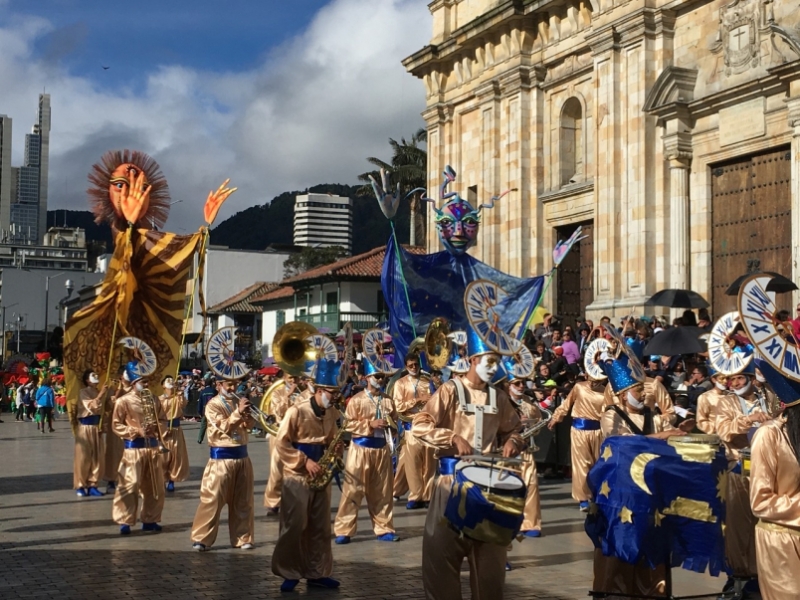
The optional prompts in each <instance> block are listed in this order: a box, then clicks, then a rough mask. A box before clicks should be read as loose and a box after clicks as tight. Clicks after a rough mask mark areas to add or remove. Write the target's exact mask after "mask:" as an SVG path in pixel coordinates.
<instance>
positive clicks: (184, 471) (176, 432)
mask: <svg viewBox="0 0 800 600" xmlns="http://www.w3.org/2000/svg"><path fill="white" fill-rule="evenodd" d="M161 387H163V388H164V393H163V394H162V395H161V409H162V410H163V411H164V415H165V416H166V420H165V421H163V422H162V425H161V431H162V432H163V434H164V447H165V448H166V449H167V450H168V451H169V452H168V453H166V454H164V480H165V481H166V482H167V491H168V492H174V491H175V482H176V481H186V480H187V479H188V478H189V452H188V451H187V450H186V439H185V438H184V437H183V430H182V429H181V419H182V418H183V410H184V409H185V408H186V405H187V404H188V403H189V400H188V399H187V398H186V397H185V396H184V395H183V394H182V393H176V391H175V379H174V378H173V377H171V376H169V375H167V376H166V377H164V379H162V380H161Z"/></svg>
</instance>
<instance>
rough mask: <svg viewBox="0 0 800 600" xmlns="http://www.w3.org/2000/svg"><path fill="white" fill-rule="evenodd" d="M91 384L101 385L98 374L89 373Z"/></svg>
mask: <svg viewBox="0 0 800 600" xmlns="http://www.w3.org/2000/svg"><path fill="white" fill-rule="evenodd" d="M89 383H91V384H92V385H97V384H98V383H100V377H98V376H97V373H89Z"/></svg>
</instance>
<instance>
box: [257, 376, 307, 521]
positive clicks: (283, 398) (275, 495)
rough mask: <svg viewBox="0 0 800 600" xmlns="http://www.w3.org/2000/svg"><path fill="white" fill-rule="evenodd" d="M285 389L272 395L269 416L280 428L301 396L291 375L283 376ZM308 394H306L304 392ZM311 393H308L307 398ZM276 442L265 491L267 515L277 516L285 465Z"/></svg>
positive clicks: (295, 378)
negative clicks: (290, 408)
mask: <svg viewBox="0 0 800 600" xmlns="http://www.w3.org/2000/svg"><path fill="white" fill-rule="evenodd" d="M283 383H284V385H283V387H281V388H278V389H276V390H275V391H274V392H273V393H272V402H270V405H269V414H270V415H272V416H273V417H275V423H276V424H277V425H278V426H280V424H281V421H283V417H284V415H286V411H287V410H288V409H289V407H290V406H291V405H292V404H293V403H294V402H295V400H296V399H297V398H298V396H300V394H301V392H300V388H299V386H298V383H299V382H298V377H297V376H296V375H292V374H290V373H286V372H284V374H283ZM303 394H306V392H303ZM310 395H311V393H310V392H307V395H306V397H307V396H310ZM274 446H275V440H274V439H272V438H271V439H270V441H269V480H268V481H267V487H266V489H265V490H264V506H265V507H266V509H267V514H272V515H276V514H278V511H279V510H280V505H281V488H282V486H283V465H282V464H281V461H280V455H279V454H278V453H277V452H276V451H275V448H274Z"/></svg>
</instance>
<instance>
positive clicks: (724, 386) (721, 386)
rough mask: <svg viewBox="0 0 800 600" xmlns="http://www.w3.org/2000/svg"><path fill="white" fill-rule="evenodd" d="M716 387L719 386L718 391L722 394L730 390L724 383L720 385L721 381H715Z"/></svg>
mask: <svg viewBox="0 0 800 600" xmlns="http://www.w3.org/2000/svg"><path fill="white" fill-rule="evenodd" d="M714 385H715V386H717V389H718V390H719V391H720V392H724V391H725V390H727V389H728V386H726V385H725V384H724V383H720V382H719V381H715V382H714Z"/></svg>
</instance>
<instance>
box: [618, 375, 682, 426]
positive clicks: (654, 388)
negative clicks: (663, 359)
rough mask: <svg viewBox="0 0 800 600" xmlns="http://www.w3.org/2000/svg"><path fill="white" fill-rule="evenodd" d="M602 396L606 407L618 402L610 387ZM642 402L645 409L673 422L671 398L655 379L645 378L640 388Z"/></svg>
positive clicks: (662, 385)
mask: <svg viewBox="0 0 800 600" xmlns="http://www.w3.org/2000/svg"><path fill="white" fill-rule="evenodd" d="M604 396H605V402H606V405H609V404H611V403H612V402H620V398H619V396H617V394H615V393H614V390H613V388H612V387H611V386H610V385H607V386H606V389H605V392H604ZM642 401H643V402H644V405H645V406H646V407H648V408H649V409H650V410H652V411H654V412H655V413H656V414H659V415H661V416H662V417H665V418H666V420H667V421H669V422H670V423H674V422H675V406H674V405H673V404H672V398H670V395H669V392H668V391H667V388H665V387H664V384H662V383H661V382H660V381H658V380H657V379H654V378H652V377H647V376H645V379H644V383H643V387H642Z"/></svg>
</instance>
